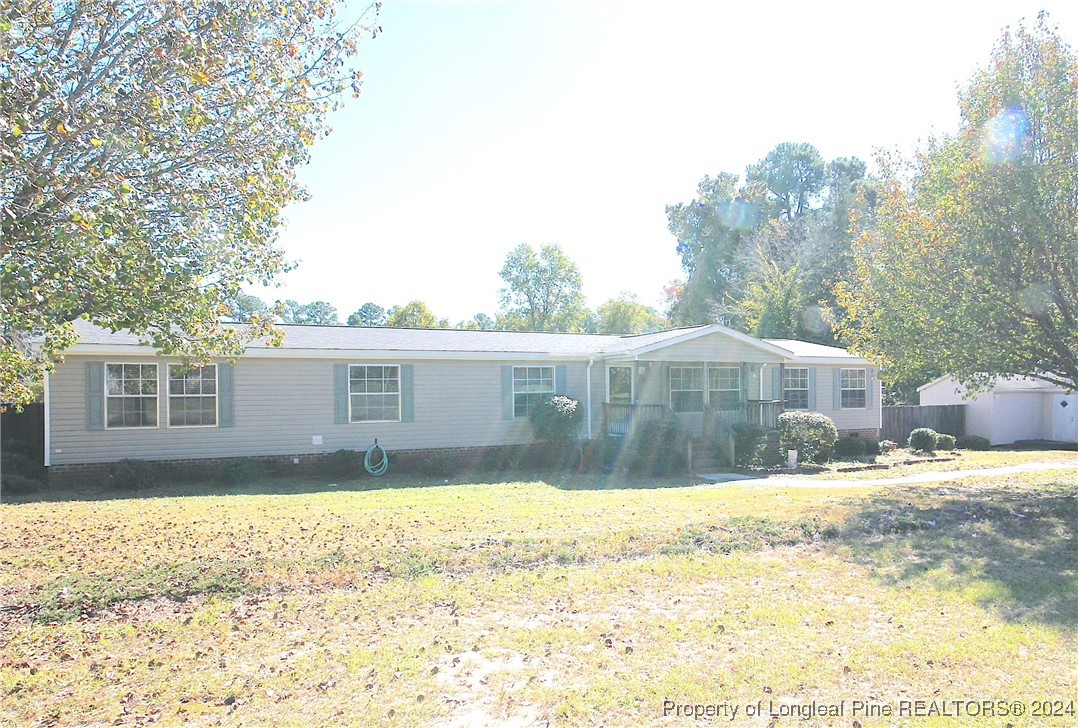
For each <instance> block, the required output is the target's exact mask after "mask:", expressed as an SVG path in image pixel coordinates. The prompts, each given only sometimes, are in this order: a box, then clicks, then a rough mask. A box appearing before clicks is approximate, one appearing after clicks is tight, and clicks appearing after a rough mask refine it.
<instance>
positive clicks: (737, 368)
mask: <svg viewBox="0 0 1078 728" xmlns="http://www.w3.org/2000/svg"><path fill="white" fill-rule="evenodd" d="M716 369H733V370H734V371H736V372H737V387H735V388H734V389H715V388H713V387H712V386H711V372H713V371H715V370H716ZM705 376H706V379H707V394H706V395H705V397H706V399H705V401H706V403H707V404H708V405H710V404H711V393H712V392H737V401H738V402H739V403H740V402H741V385H742V383H743V382H742V379H741V378H742V377H743V376H744V373H743V372H742V371H741V367H740V366H738V365H736V364H715V365H713V366H711V365H709V366H708V368H707V373H706V375H705Z"/></svg>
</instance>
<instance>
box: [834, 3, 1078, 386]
mask: <svg viewBox="0 0 1078 728" xmlns="http://www.w3.org/2000/svg"><path fill="white" fill-rule="evenodd" d="M960 106H961V112H962V123H961V127H960V130H959V132H958V133H957V134H956V135H954V136H952V137H949V138H946V139H943V140H939V141H937V142H935V143H934V144H932V145H931V146H930V147H929V148H928V149H927V150H925V151H924V152H923V153H922V154H921V155H919V156H918V157H917V159H915V160H913V161H912V162H908V163H907V162H903V160H900V159H895V158H889V159H886V160H884V169H885V173H886V183H885V186H884V188H883V199H882V203H881V206H880V209H879V210H878V212H877V216H876V221H875V224H874V225H873V226H871V227H868V228H867V229H866V230H865V232H864V234H863V235H862V236H861V237H860V238H859V240H858V241H857V243H856V245H855V255H856V258H857V267H856V271H855V273H856V275H855V277H854V278H853V279H852V280H850V281H849V282H848V283H846V284H845V285H844V286H842V288H841V290H840V294H841V295H840V298H841V302H842V304H843V305H844V306H845V308H846V310H847V311H848V315H849V321H848V325H847V329H848V335H849V336H850V337H851V338H852V340H853V342H854V345H855V346H856V348H857V349H858V350H860V351H861V352H863V353H865V354H866V355H868V356H870V357H872V358H873V359H875V360H876V361H879V362H881V363H883V364H885V365H886V370H885V371H886V372H887V374H888V375H889V376H890V377H891V378H892V379H894V380H904V379H912V378H915V377H919V376H928V375H929V374H931V373H934V372H942V373H945V374H950V375H953V376H955V377H956V378H958V379H959V380H962V381H964V382H967V383H971V384H974V385H977V384H984V383H985V382H986V381H987V380H988V379H989V378H991V377H993V376H996V375H1010V374H1019V375H1028V376H1032V377H1036V378H1039V379H1042V380H1045V381H1049V382H1053V383H1057V384H1062V385H1065V386H1070V387H1073V386H1075V384H1076V383H1078V265H1076V261H1078V234H1076V222H1075V221H1076V220H1078V184H1076V183H1078V153H1076V152H1078V58H1076V55H1075V52H1074V50H1073V49H1072V48H1071V47H1070V46H1068V45H1067V44H1066V43H1065V42H1064V41H1063V39H1062V38H1061V37H1060V36H1059V34H1058V32H1056V31H1055V30H1054V29H1053V28H1051V27H1050V26H1049V25H1048V22H1047V20H1046V18H1045V17H1044V16H1043V15H1042V16H1041V17H1040V18H1039V19H1038V20H1037V22H1036V24H1035V26H1034V27H1033V28H1032V29H1029V28H1027V27H1025V26H1019V27H1018V28H1017V30H1015V31H1014V32H1007V33H1005V34H1004V35H1003V37H1002V38H1001V40H1000V41H999V43H998V44H997V46H996V48H995V50H994V52H993V54H992V58H991V62H990V63H989V64H988V65H987V67H985V68H982V69H980V70H979V71H978V72H977V73H976V74H975V75H974V77H973V79H972V82H971V84H970V85H969V87H968V88H967V89H966V90H965V92H964V93H962V94H961V96H960Z"/></svg>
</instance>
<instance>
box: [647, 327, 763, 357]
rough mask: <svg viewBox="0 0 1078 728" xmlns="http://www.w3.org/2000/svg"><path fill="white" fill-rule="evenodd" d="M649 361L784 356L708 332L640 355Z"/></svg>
mask: <svg viewBox="0 0 1078 728" xmlns="http://www.w3.org/2000/svg"><path fill="white" fill-rule="evenodd" d="M640 359H642V360H648V361H686V362H698V361H708V362H753V363H768V362H776V363H777V362H780V361H782V357H780V356H777V355H775V354H772V353H770V352H767V351H764V350H763V349H759V348H757V347H755V346H750V345H748V344H746V343H743V342H741V341H738V340H737V339H733V338H731V337H729V336H726V335H724V334H720V333H716V334H707V335H706V336H697V337H696V338H695V339H691V340H689V341H685V342H683V343H680V344H672V345H671V346H666V347H663V348H661V349H657V350H655V351H653V352H650V353H648V354H643V355H641V356H640Z"/></svg>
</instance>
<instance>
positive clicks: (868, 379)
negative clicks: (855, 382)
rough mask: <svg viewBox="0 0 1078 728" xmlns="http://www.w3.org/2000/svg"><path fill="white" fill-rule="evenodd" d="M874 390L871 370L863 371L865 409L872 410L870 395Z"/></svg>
mask: <svg viewBox="0 0 1078 728" xmlns="http://www.w3.org/2000/svg"><path fill="white" fill-rule="evenodd" d="M875 389H876V384H875V382H873V381H872V370H871V369H867V368H866V369H865V407H866V408H867V409H872V393H873V392H874V391H875Z"/></svg>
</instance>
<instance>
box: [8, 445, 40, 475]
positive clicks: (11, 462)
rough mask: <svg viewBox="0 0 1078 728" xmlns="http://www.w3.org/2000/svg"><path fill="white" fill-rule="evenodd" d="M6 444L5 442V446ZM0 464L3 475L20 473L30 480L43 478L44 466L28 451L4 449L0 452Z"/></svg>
mask: <svg viewBox="0 0 1078 728" xmlns="http://www.w3.org/2000/svg"><path fill="white" fill-rule="evenodd" d="M6 446H7V444H6V443H5V447H6ZM0 464H2V465H3V471H4V474H5V475H21V476H23V477H24V478H29V479H30V480H39V481H42V482H44V480H45V466H44V465H42V464H41V462H40V460H39V459H38V458H36V457H35V458H31V457H30V455H29V453H26V452H22V451H21V449H17V450H11V449H6V450H4V451H3V453H0Z"/></svg>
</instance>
